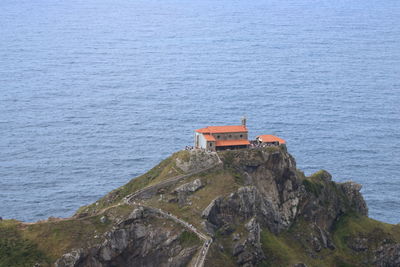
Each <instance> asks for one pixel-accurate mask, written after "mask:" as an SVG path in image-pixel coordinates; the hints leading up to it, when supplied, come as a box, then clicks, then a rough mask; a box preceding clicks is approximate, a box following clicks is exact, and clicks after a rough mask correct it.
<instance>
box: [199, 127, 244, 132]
mask: <svg viewBox="0 0 400 267" xmlns="http://www.w3.org/2000/svg"><path fill="white" fill-rule="evenodd" d="M196 132H198V133H242V132H246V133H247V128H246V126H244V125H229V126H208V127H206V128H201V129H197V130H196Z"/></svg>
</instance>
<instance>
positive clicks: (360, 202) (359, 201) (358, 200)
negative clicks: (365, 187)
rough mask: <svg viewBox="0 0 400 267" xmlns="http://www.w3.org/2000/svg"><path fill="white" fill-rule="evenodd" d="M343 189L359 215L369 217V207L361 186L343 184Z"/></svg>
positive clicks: (351, 183)
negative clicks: (361, 191)
mask: <svg viewBox="0 0 400 267" xmlns="http://www.w3.org/2000/svg"><path fill="white" fill-rule="evenodd" d="M341 186H342V189H343V191H344V193H345V195H346V196H347V198H348V199H349V201H350V203H351V205H352V206H353V208H354V209H355V211H356V212H357V213H360V214H362V215H365V216H368V206H367V203H366V202H365V201H364V198H363V196H362V195H361V193H360V190H361V187H362V186H361V185H360V184H357V183H354V182H345V183H342V184H341Z"/></svg>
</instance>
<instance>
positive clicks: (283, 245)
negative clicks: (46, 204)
mask: <svg viewBox="0 0 400 267" xmlns="http://www.w3.org/2000/svg"><path fill="white" fill-rule="evenodd" d="M360 189H361V185H359V184H356V183H354V182H345V183H336V182H334V181H332V177H331V175H330V174H329V173H328V172H326V171H319V172H317V173H315V174H313V175H311V176H309V177H306V176H305V175H304V174H303V173H302V172H301V171H299V170H298V169H297V168H296V162H295V159H294V158H293V157H292V156H291V155H290V154H289V153H288V152H287V150H286V147H285V146H279V147H278V146H277V147H266V148H255V149H242V150H232V151H223V152H218V153H216V152H206V151H202V150H191V151H180V152H177V153H175V154H173V155H172V156H171V157H169V158H167V159H166V160H164V161H163V162H161V163H160V164H158V165H157V166H156V167H154V168H153V169H151V170H150V171H149V172H147V173H146V174H144V175H142V176H140V177H138V178H135V179H132V180H131V181H130V182H129V183H128V184H126V185H124V186H122V187H120V188H118V189H116V190H114V191H112V192H110V193H109V194H107V195H106V196H104V197H103V198H101V199H99V200H98V201H96V202H95V203H93V204H91V205H88V206H85V207H82V208H81V209H79V210H78V211H77V213H76V214H75V215H74V216H73V217H71V218H66V219H60V218H49V220H46V221H39V222H37V223H31V224H28V223H23V222H18V221H15V220H3V221H1V222H0V266H34V265H35V264H37V266H58V267H62V266H400V226H399V225H391V224H386V223H382V222H378V221H376V220H373V219H370V218H368V217H367V216H368V208H367V205H366V203H365V201H364V199H363V197H362V195H361V194H360Z"/></svg>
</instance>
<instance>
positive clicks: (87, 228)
mask: <svg viewBox="0 0 400 267" xmlns="http://www.w3.org/2000/svg"><path fill="white" fill-rule="evenodd" d="M234 156H235V152H233V151H232V152H224V153H223V155H222V158H224V160H226V161H228V162H226V163H228V164H225V168H223V169H218V168H217V169H213V170H209V171H207V172H204V173H201V174H197V175H193V177H189V178H187V179H185V181H181V182H180V183H179V184H178V185H174V186H172V187H170V188H167V194H168V193H171V192H172V191H173V189H174V188H176V187H177V186H179V185H180V184H183V183H187V182H190V181H193V180H194V179H201V181H202V183H203V185H204V187H203V188H201V189H199V190H198V191H196V192H195V193H193V194H192V195H190V196H189V202H190V203H191V204H190V205H183V206H181V205H179V204H178V203H176V202H169V201H168V199H165V200H160V198H159V196H155V197H153V198H152V199H149V200H145V203H147V204H149V205H151V206H154V207H160V208H162V209H164V210H166V211H170V212H171V213H173V214H175V215H177V216H178V217H180V218H182V219H185V220H187V221H189V222H190V223H192V224H193V225H195V226H197V227H199V228H200V229H201V225H200V221H201V212H202V211H203V210H204V208H205V207H206V206H207V205H208V204H209V203H210V202H211V201H212V200H213V199H215V198H216V197H219V196H223V197H224V196H227V195H228V194H230V193H231V192H234V191H236V190H237V189H238V188H239V187H240V186H242V185H243V184H242V181H243V179H242V177H241V175H240V174H239V173H238V172H237V171H236V170H235V169H234V168H233V165H232V164H229V163H232V162H233V161H234ZM177 157H179V158H180V159H181V160H185V161H187V160H188V158H187V157H188V152H187V151H181V152H177V153H175V154H174V155H172V156H171V157H169V158H167V159H166V160H164V161H162V162H161V163H160V164H158V165H157V166H156V167H154V168H153V169H151V170H150V171H149V172H147V173H146V174H144V175H142V176H140V177H138V178H136V179H133V180H131V181H130V182H129V183H127V184H126V185H124V186H122V187H120V188H118V189H116V190H114V191H112V192H111V193H109V194H108V195H107V196H105V197H103V198H102V199H100V200H99V201H97V202H96V203H93V204H91V205H89V206H85V207H82V208H81V209H80V210H79V211H78V212H77V214H78V215H82V214H84V213H86V214H89V215H91V216H86V217H82V218H81V219H69V220H61V221H45V222H38V223H35V224H23V223H20V222H17V221H10V220H6V221H2V222H0V267H3V266H32V265H33V264H35V263H37V262H38V263H41V264H42V266H48V265H49V264H51V263H53V262H54V261H55V260H56V259H57V258H58V257H60V256H61V255H62V254H63V253H65V252H68V251H69V250H71V249H72V248H77V247H82V246H84V245H85V244H95V243H96V242H101V239H100V238H95V236H96V235H97V236H101V234H102V233H104V232H105V231H107V230H108V229H109V227H110V226H111V224H110V223H105V224H103V223H101V222H100V217H101V216H102V215H103V214H106V215H107V217H110V218H118V217H123V216H124V215H126V214H128V213H129V212H130V209H131V208H130V207H127V206H118V207H113V205H115V204H117V203H119V202H120V200H121V199H122V198H123V197H124V196H126V195H128V194H130V193H132V192H134V191H136V190H139V189H141V188H143V187H146V186H148V185H151V184H154V183H157V182H159V181H162V180H164V179H167V178H169V177H173V176H175V175H179V174H181V173H182V171H180V170H179V169H178V168H177V167H176V165H175V159H176V158H177ZM229 161H231V162H229ZM323 174H324V173H323V172H317V173H316V174H314V175H312V176H311V177H307V178H305V179H304V181H305V182H304V183H303V184H304V185H305V187H306V190H307V191H309V192H311V193H313V194H315V195H318V194H320V193H321V192H322V188H321V175H323ZM167 194H166V195H167ZM169 197H173V195H169ZM232 227H233V229H234V232H235V233H239V234H242V236H244V233H245V231H246V230H245V229H244V226H243V225H234V226H232ZM311 231H312V229H311V228H310V227H309V226H308V225H307V223H305V222H304V221H302V220H299V221H297V222H296V223H295V224H294V225H293V226H292V227H291V228H290V229H289V230H288V231H284V232H283V233H281V234H280V235H274V234H272V233H270V232H269V231H268V230H267V229H263V231H262V234H261V241H262V248H263V250H264V252H265V255H266V256H267V260H266V261H264V262H263V263H262V265H263V266H291V265H292V264H294V263H299V262H304V263H306V264H307V265H308V266H357V263H358V262H359V256H357V255H355V254H354V253H353V252H352V250H351V249H350V248H349V247H348V245H347V243H346V242H347V240H349V238H351V237H354V236H359V235H360V234H361V235H364V236H367V237H371V238H372V239H371V240H374V238H373V237H374V234H375V235H376V233H378V235H379V236H382V235H388V236H391V237H392V239H394V240H396V241H398V242H400V226H395V225H389V224H385V223H381V222H378V221H374V220H372V219H369V218H367V217H362V216H357V215H352V214H349V215H347V216H344V217H343V218H342V219H341V220H340V221H338V223H337V224H336V226H335V229H334V232H333V241H334V243H335V246H336V249H335V250H333V251H332V250H330V249H322V251H321V252H319V253H318V257H319V258H316V259H314V258H311V257H309V256H308V254H307V253H306V252H305V251H307V250H311V248H310V247H308V246H309V245H307V242H303V241H304V240H303V239H304V238H306V237H307V236H309V233H310V232H311ZM216 238H217V240H219V241H220V243H221V244H223V249H221V248H218V247H216V246H212V247H211V249H210V254H209V256H208V257H207V261H206V264H208V265H210V266H222V265H223V266H234V265H235V262H236V259H235V258H233V257H232V256H231V251H232V244H233V243H232V237H231V236H224V235H220V234H219V233H217V237H216ZM181 242H182V245H192V244H195V243H198V242H200V241H199V240H196V238H195V237H194V236H193V235H192V234H191V233H188V232H187V233H186V232H184V234H182V236H181Z"/></svg>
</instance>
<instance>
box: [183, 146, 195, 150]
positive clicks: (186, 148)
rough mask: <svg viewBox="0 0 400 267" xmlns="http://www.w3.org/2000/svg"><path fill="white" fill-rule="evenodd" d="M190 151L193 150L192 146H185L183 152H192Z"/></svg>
mask: <svg viewBox="0 0 400 267" xmlns="http://www.w3.org/2000/svg"><path fill="white" fill-rule="evenodd" d="M192 149H194V147H193V146H185V150H192Z"/></svg>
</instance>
